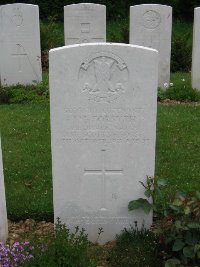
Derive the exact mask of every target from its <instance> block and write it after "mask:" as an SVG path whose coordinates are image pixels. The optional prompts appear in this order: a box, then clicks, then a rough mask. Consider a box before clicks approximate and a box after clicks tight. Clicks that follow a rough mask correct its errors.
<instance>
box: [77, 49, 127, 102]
mask: <svg viewBox="0 0 200 267" xmlns="http://www.w3.org/2000/svg"><path fill="white" fill-rule="evenodd" d="M128 79H129V74H128V68H127V66H126V63H125V62H124V61H123V60H122V59H121V58H120V57H118V56H117V55H115V54H113V53H108V52H101V53H96V54H92V55H91V56H89V57H88V58H87V59H85V60H84V61H83V62H82V64H81V66H80V69H79V84H80V89H81V92H82V93H84V94H85V95H86V96H87V97H88V99H89V100H93V101H96V102H108V103H110V102H112V101H114V100H116V99H117V98H118V97H119V96H120V95H121V94H123V93H124V92H125V91H126V89H127V83H128Z"/></svg>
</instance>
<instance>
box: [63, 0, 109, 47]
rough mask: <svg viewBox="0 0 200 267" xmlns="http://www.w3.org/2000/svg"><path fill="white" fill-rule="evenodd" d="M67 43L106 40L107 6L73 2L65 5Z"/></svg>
mask: <svg viewBox="0 0 200 267" xmlns="http://www.w3.org/2000/svg"><path fill="white" fill-rule="evenodd" d="M64 26H65V45H71V44H80V43H97V42H106V7H105V6H104V5H98V4H85V3H83V4H73V5H68V6H65V7H64Z"/></svg>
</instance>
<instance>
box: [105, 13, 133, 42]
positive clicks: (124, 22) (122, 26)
mask: <svg viewBox="0 0 200 267" xmlns="http://www.w3.org/2000/svg"><path fill="white" fill-rule="evenodd" d="M107 41H108V42H116V43H127V44H128V43H129V20H128V19H127V18H126V19H118V20H111V21H109V22H108V24H107Z"/></svg>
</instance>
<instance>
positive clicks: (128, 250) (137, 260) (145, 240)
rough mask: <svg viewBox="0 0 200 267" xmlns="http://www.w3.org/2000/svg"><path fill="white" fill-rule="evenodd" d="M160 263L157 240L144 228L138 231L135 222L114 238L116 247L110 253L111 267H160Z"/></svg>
mask: <svg viewBox="0 0 200 267" xmlns="http://www.w3.org/2000/svg"><path fill="white" fill-rule="evenodd" d="M161 263H162V262H161V257H160V249H159V244H158V240H157V238H156V237H155V235H154V234H153V233H152V232H151V231H148V230H146V229H145V228H144V226H143V227H142V228H141V229H140V230H139V229H138V227H137V223H136V222H135V226H134V227H133V226H132V227H131V228H130V229H124V230H123V231H122V233H121V234H120V235H118V236H117V237H116V245H115V247H114V248H113V249H112V250H111V252H110V264H111V266H113V267H124V266H126V267H132V266H134V267H144V266H148V267H160V266H161Z"/></svg>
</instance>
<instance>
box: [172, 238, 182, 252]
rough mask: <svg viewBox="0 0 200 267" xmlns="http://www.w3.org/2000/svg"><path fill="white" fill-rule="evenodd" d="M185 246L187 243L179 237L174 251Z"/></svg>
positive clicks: (173, 248)
mask: <svg viewBox="0 0 200 267" xmlns="http://www.w3.org/2000/svg"><path fill="white" fill-rule="evenodd" d="M184 246H185V243H183V242H182V241H181V240H180V239H177V240H176V241H175V242H174V245H173V247H172V251H180V250H182V248H183V247H184Z"/></svg>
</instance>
